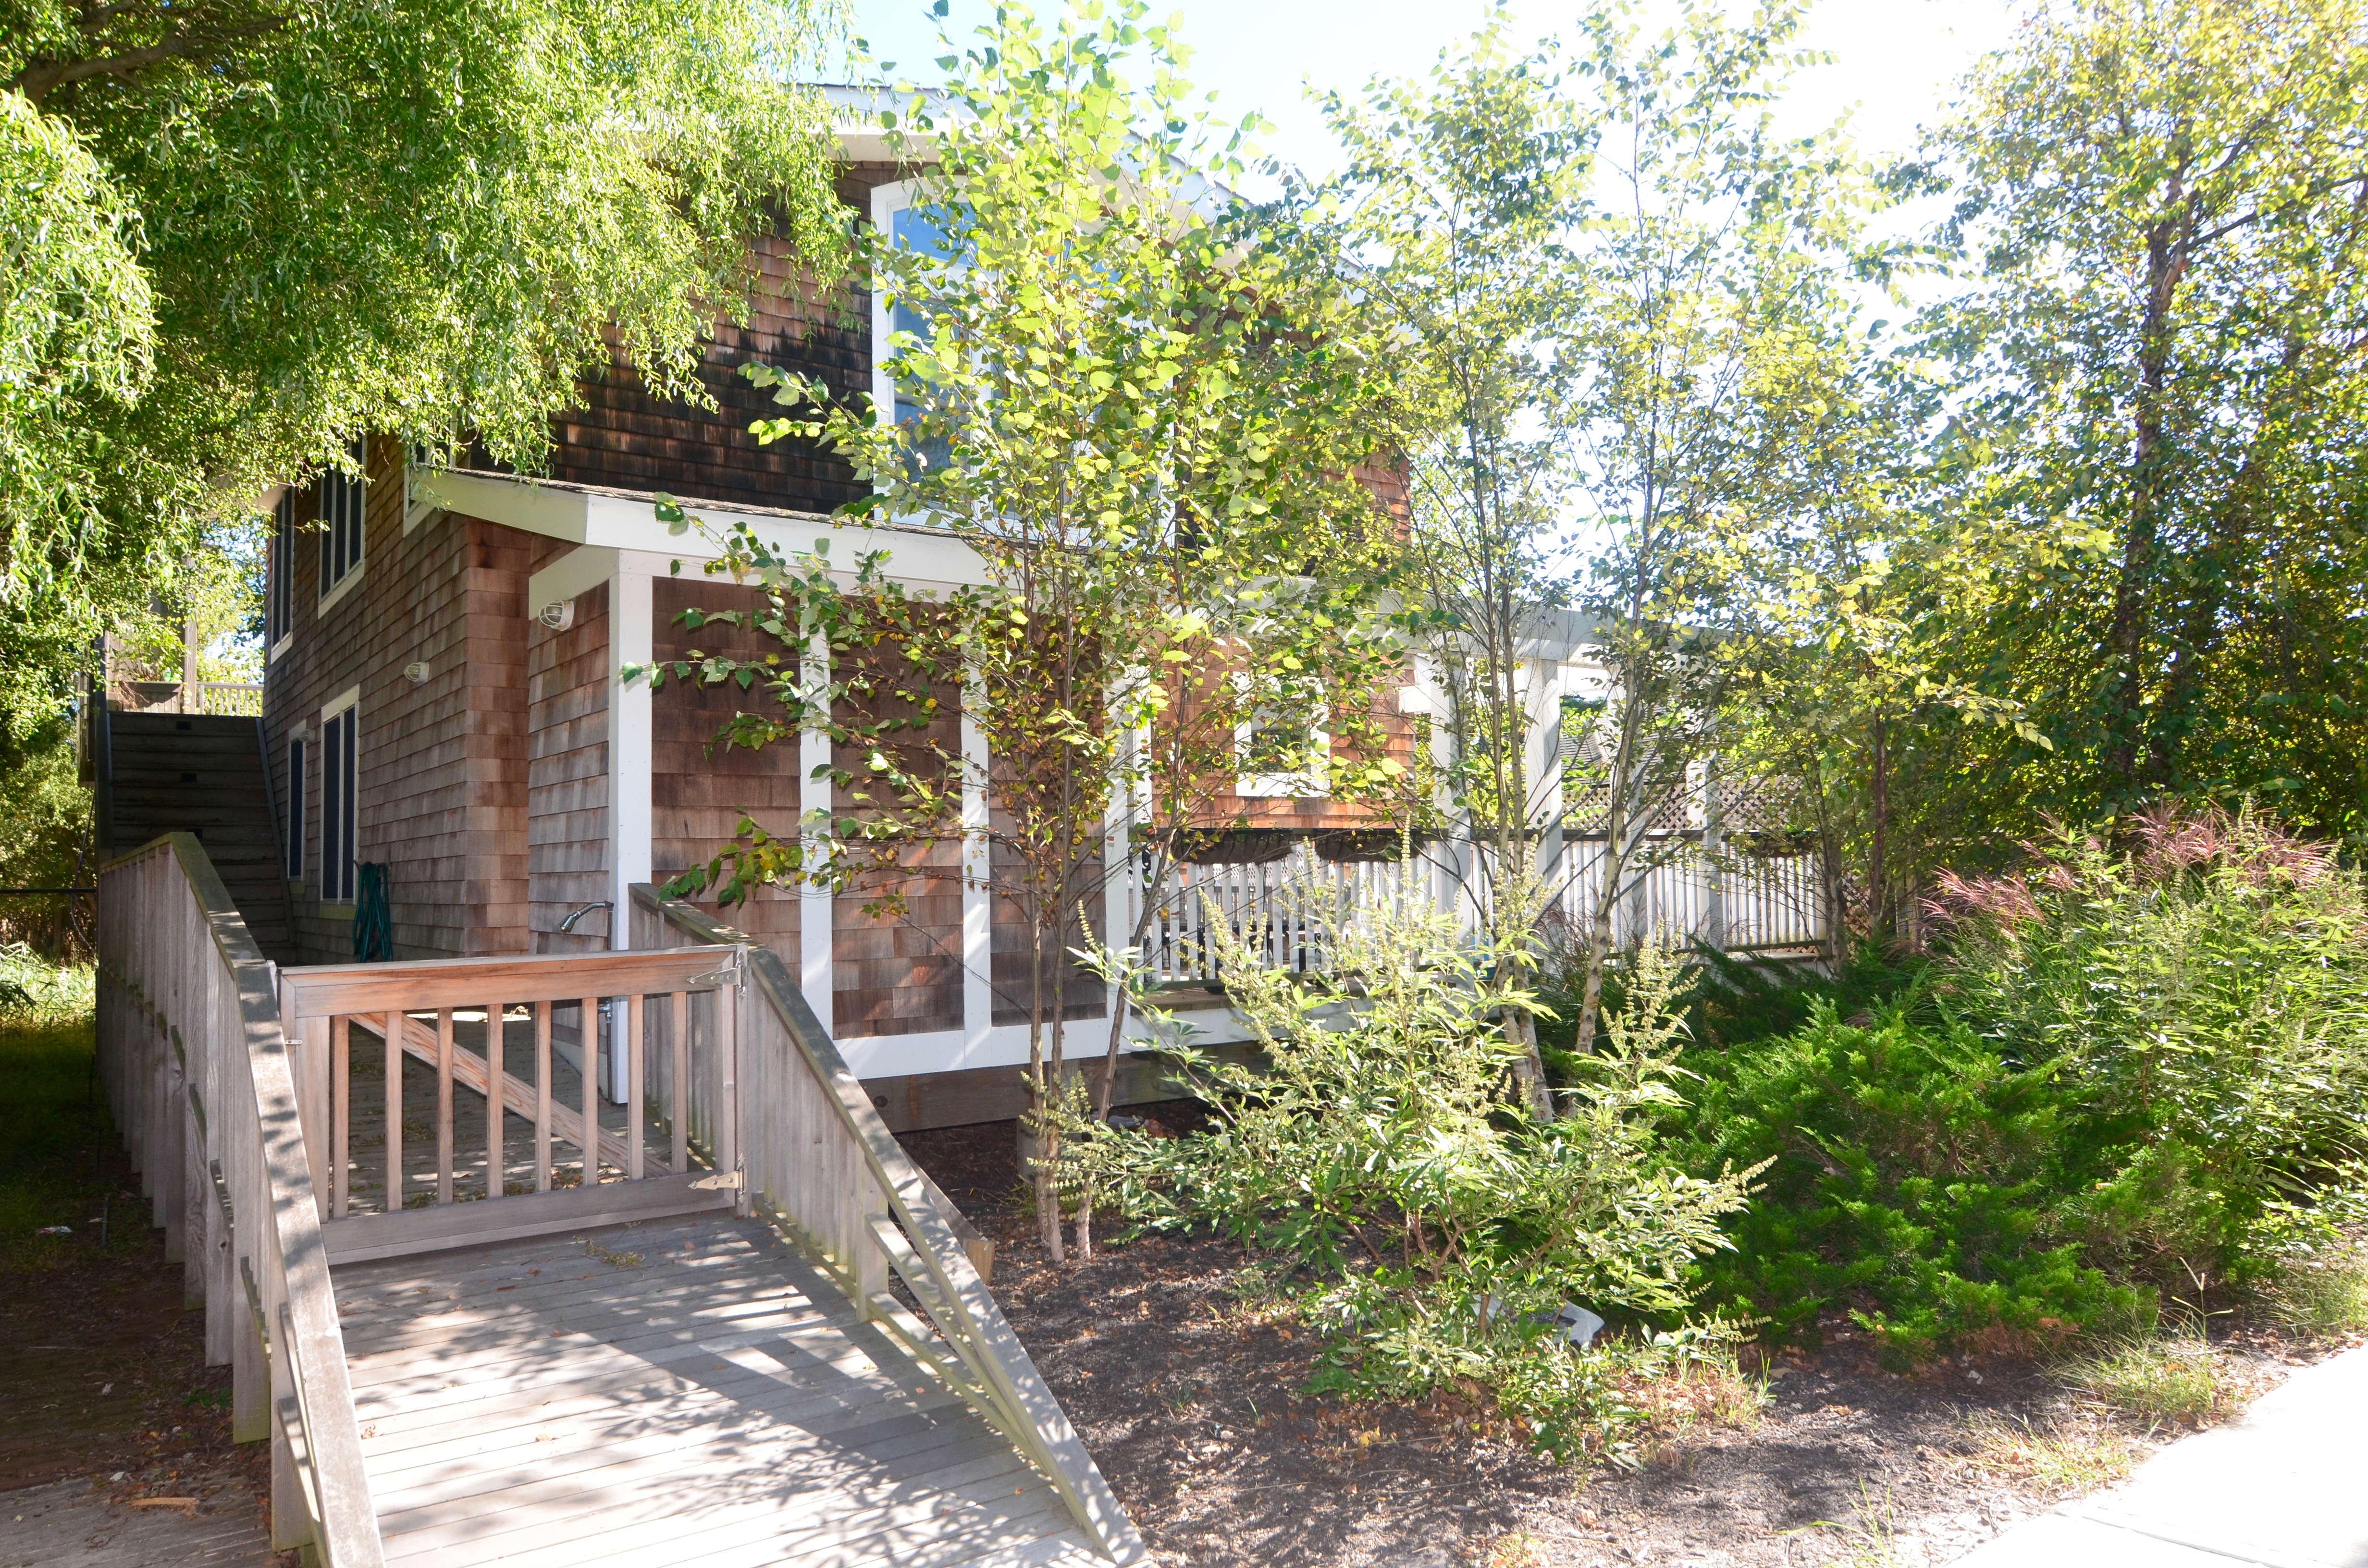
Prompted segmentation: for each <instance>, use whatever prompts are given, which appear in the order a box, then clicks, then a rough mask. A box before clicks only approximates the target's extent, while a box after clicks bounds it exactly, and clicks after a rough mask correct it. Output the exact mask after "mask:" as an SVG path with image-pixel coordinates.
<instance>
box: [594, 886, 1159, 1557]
mask: <svg viewBox="0 0 2368 1568" xmlns="http://www.w3.org/2000/svg"><path fill="white" fill-rule="evenodd" d="M632 902H633V910H634V913H635V914H636V915H643V916H645V917H647V918H649V919H650V920H652V921H653V922H654V923H655V927H656V929H655V930H654V931H653V932H652V935H654V936H661V937H662V936H665V935H666V934H668V933H671V934H672V935H674V936H675V937H677V938H680V939H687V941H688V942H689V943H690V944H693V945H698V946H712V947H732V948H737V949H740V950H741V951H742V953H743V955H744V957H745V962H746V969H747V975H748V978H749V980H750V981H752V982H753V983H754V990H755V992H756V994H757V996H758V997H761V999H762V1002H763V1007H764V1011H765V1012H766V1013H767V1014H768V1015H769V1017H770V1019H771V1021H772V1022H773V1023H775V1024H776V1025H777V1026H778V1027H779V1028H780V1033H781V1034H782V1036H784V1037H785V1038H786V1039H787V1040H788V1041H789V1042H790V1044H791V1046H792V1047H793V1048H794V1064H793V1066H792V1068H791V1071H792V1072H793V1073H801V1072H802V1073H803V1076H804V1077H805V1080H806V1083H807V1084H808V1085H812V1086H813V1087H814V1089H815V1090H817V1091H819V1096H818V1097H819V1100H820V1103H821V1106H822V1108H825V1112H826V1114H825V1116H824V1117H823V1118H821V1119H819V1120H814V1119H808V1118H806V1117H805V1116H804V1115H803V1112H802V1110H800V1109H799V1108H797V1103H793V1102H795V1101H796V1099H797V1097H796V1096H792V1095H791V1093H790V1092H789V1091H790V1090H791V1085H784V1084H774V1083H768V1082H767V1081H766V1080H765V1079H763V1078H762V1077H761V1076H760V1074H766V1073H768V1072H769V1071H770V1070H771V1069H770V1064H769V1063H768V1062H764V1061H762V1060H759V1059H753V1058H752V1053H751V1050H750V1047H751V1045H752V1044H753V1042H751V1041H748V1040H743V1043H742V1046H741V1064H740V1072H741V1073H742V1074H743V1077H744V1082H746V1083H748V1084H763V1085H765V1087H766V1088H768V1089H771V1090H772V1091H774V1093H772V1094H767V1093H764V1092H753V1093H752V1092H747V1091H746V1089H745V1088H744V1092H743V1095H742V1096H741V1100H740V1106H741V1115H742V1117H743V1118H744V1123H743V1125H742V1126H741V1127H740V1128H739V1130H738V1131H739V1142H740V1145H741V1149H742V1158H743V1162H744V1165H746V1173H747V1181H748V1185H749V1187H750V1189H751V1196H752V1197H755V1198H757V1199H762V1200H763V1201H764V1203H765V1205H766V1207H767V1208H768V1209H770V1210H773V1211H774V1212H775V1213H776V1214H777V1215H778V1216H779V1217H780V1220H781V1221H783V1222H784V1223H785V1224H786V1225H787V1226H788V1227H789V1228H790V1229H791V1231H792V1232H793V1233H796V1234H798V1235H799V1236H800V1237H801V1239H803V1240H804V1241H805V1242H806V1243H807V1244H809V1245H810V1246H812V1247H813V1248H814V1250H815V1251H817V1252H818V1253H820V1254H821V1255H822V1256H824V1258H825V1262H826V1264H827V1265H828V1266H829V1267H831V1268H832V1270H833V1271H834V1272H835V1273H837V1274H838V1275H839V1277H840V1279H841V1283H842V1284H843V1285H844V1286H845V1287H846V1288H847V1289H848V1294H849V1295H850V1296H851V1297H852V1298H853V1299H854V1301H855V1302H856V1304H857V1306H858V1308H859V1310H861V1311H863V1312H866V1313H868V1314H873V1315H877V1314H878V1312H879V1308H878V1307H876V1306H875V1304H874V1298H875V1297H877V1296H879V1295H880V1294H881V1293H882V1292H881V1290H880V1289H879V1284H878V1283H877V1282H879V1281H881V1280H882V1276H883V1275H884V1272H885V1267H886V1266H888V1265H889V1264H890V1263H892V1262H893V1263H894V1264H895V1265H897V1266H898V1267H897V1272H898V1274H899V1275H900V1276H901V1277H903V1278H905V1280H906V1282H907V1283H908V1284H909V1285H911V1286H913V1287H914V1292H915V1295H916V1298H917V1299H919V1300H920V1301H921V1302H922V1305H923V1307H924V1309H925V1310H927V1311H928V1312H929V1315H930V1318H931V1320H932V1321H933V1322H934V1323H936V1324H937V1325H938V1328H939V1332H940V1333H941V1334H942V1335H944V1336H945V1339H946V1343H947V1346H948V1347H949V1348H950V1349H951V1351H952V1352H953V1353H954V1358H955V1359H956V1360H957V1361H958V1362H959V1363H960V1364H961V1367H962V1370H963V1372H964V1373H966V1374H967V1376H966V1377H964V1378H962V1379H961V1380H959V1381H957V1380H955V1379H953V1378H951V1377H949V1378H948V1381H949V1382H950V1383H951V1384H952V1386H954V1387H955V1388H956V1389H957V1390H958V1391H959V1392H962V1394H963V1395H964V1397H965V1398H967V1399H969V1400H970V1401H971V1403H973V1405H975V1406H976V1407H977V1408H978V1410H979V1412H980V1414H981V1415H985V1416H986V1418H987V1419H988V1420H989V1421H991V1422H993V1423H994V1424H995V1425H996V1426H997V1427H998V1428H1000V1429H1002V1430H1003V1431H1004V1432H1005V1433H1006V1435H1007V1436H1008V1437H1010V1438H1011V1440H1012V1443H1013V1445H1014V1446H1015V1447H1016V1448H1018V1449H1019V1451H1020V1453H1021V1454H1022V1456H1024V1457H1025V1458H1026V1459H1027V1460H1029V1462H1030V1464H1032V1465H1034V1466H1035V1467H1036V1468H1037V1470H1038V1471H1041V1472H1042V1474H1043V1475H1044V1477H1045V1479H1046V1480H1048V1481H1050V1482H1051V1483H1053V1488H1054V1489H1055V1490H1056V1491H1057V1492H1058V1493H1059V1494H1060V1495H1061V1497H1062V1500H1063V1501H1064V1503H1066V1504H1067V1505H1068V1507H1069V1511H1070V1513H1071V1514H1072V1515H1073V1516H1074V1517H1076V1520H1077V1522H1078V1524H1079V1525H1081V1526H1082V1527H1084V1528H1085V1529H1086V1530H1087V1532H1089V1533H1090V1534H1091V1535H1092V1537H1093V1538H1094V1540H1096V1541H1097V1542H1098V1543H1099V1545H1100V1547H1101V1549H1102V1551H1104V1552H1105V1553H1106V1554H1107V1555H1108V1556H1109V1557H1110V1560H1111V1561H1112V1562H1118V1563H1132V1562H1141V1561H1143V1560H1144V1558H1145V1557H1146V1556H1147V1555H1148V1553H1147V1551H1145V1549H1144V1544H1143V1538H1142V1537H1141V1536H1140V1535H1138V1534H1137V1533H1136V1532H1135V1528H1134V1524H1133V1521H1132V1520H1130V1519H1129V1518H1128V1517H1126V1510H1125V1509H1123V1508H1122V1507H1121V1506H1119V1501H1118V1498H1117V1497H1116V1496H1115V1495H1114V1494H1112V1493H1111V1492H1110V1483H1108V1482H1106V1481H1105V1480H1103V1478H1102V1473H1101V1471H1100V1470H1099V1468H1097V1467H1096V1466H1095V1464H1094V1461H1093V1456H1092V1455H1090V1454H1088V1453H1087V1451H1086V1446H1085V1444H1084V1443H1083V1442H1081V1441H1079V1440H1078V1437H1077V1434H1076V1430H1075V1429H1074V1428H1073V1427H1071V1426H1070V1425H1069V1418H1068V1415H1067V1414H1066V1413H1065V1412H1064V1411H1063V1410H1062V1408H1061V1404H1060V1402H1059V1401H1058V1400H1056V1399H1054V1398H1053V1392H1052V1390H1051V1389H1049V1388H1047V1387H1046V1386H1045V1383H1044V1380H1043V1377H1042V1374H1041V1373H1039V1372H1038V1371H1037V1370H1036V1365H1035V1363H1034V1362H1033V1361H1031V1360H1030V1359H1029V1356H1028V1350H1027V1347H1026V1346H1023V1345H1021V1344H1020V1343H1019V1335H1016V1334H1014V1333H1013V1332H1012V1330H1011V1325H1010V1324H1008V1322H1006V1321H1005V1320H1004V1316H1003V1309H1002V1308H1001V1307H999V1306H997V1305H996V1301H995V1296H994V1294H993V1292H991V1291H990V1290H988V1289H987V1286H986V1281H985V1279H983V1278H980V1275H979V1271H978V1269H977V1268H975V1267H973V1265H972V1261H971V1258H970V1256H969V1255H968V1252H967V1250H966V1248H965V1247H964V1245H963V1243H962V1236H961V1235H960V1233H958V1232H957V1230H956V1228H955V1224H954V1221H953V1220H952V1219H951V1216H950V1215H949V1213H948V1211H947V1207H946V1206H944V1205H943V1202H942V1198H941V1195H940V1194H939V1192H938V1190H937V1187H936V1184H935V1183H934V1182H932V1181H930V1180H929V1178H928V1176H927V1175H926V1174H925V1173H924V1172H923V1171H922V1170H921V1168H920V1167H919V1166H918V1165H915V1164H914V1163H913V1160H912V1157H911V1156H910V1155H909V1154H907V1153H905V1149H904V1146H903V1145H902V1144H900V1143H898V1142H896V1139H895V1135H894V1133H892V1132H890V1131H888V1125H887V1123H886V1122H884V1121H882V1119H880V1113H879V1111H878V1110H877V1109H875V1108H873V1106H872V1104H871V1096H869V1095H867V1094H865V1093H864V1090H863V1085H862V1084H861V1082H860V1080H858V1079H857V1077H856V1076H855V1074H854V1073H853V1072H852V1071H851V1070H850V1069H849V1068H848V1065H847V1062H846V1059H845V1058H844V1057H842V1056H840V1055H839V1052H838V1047H837V1043H836V1042H834V1041H833V1040H832V1039H831V1037H830V1032H829V1031H828V1030H827V1029H825V1028H823V1025H822V1020H821V1019H819V1018H817V1017H814V1009H813V1008H812V1007H810V1006H807V1004H806V999H805V995H804V994H803V992H802V991H801V990H800V989H799V987H798V984H797V983H796V981H795V980H794V979H792V978H791V974H790V971H789V968H788V966H787V965H786V964H784V963H783V962H782V961H781V960H780V955H779V954H777V953H775V952H774V951H773V950H772V949H769V948H768V947H765V946H763V945H762V944H761V943H759V942H758V941H757V939H756V938H755V937H750V936H748V935H747V934H746V933H745V932H742V931H740V930H738V929H736V928H734V927H733V926H726V925H724V924H723V923H722V922H721V921H718V920H715V919H712V918H711V917H710V916H708V915H703V914H701V913H700V911H699V910H697V909H695V908H693V907H692V906H691V905H690V904H688V903H683V902H682V901H680V900H678V899H669V898H665V897H661V896H660V895H659V893H658V892H657V890H656V889H655V887H653V886H652V885H651V884H649V883H647V882H637V883H635V884H633V888H632ZM654 945H655V943H651V942H644V941H643V940H642V935H641V932H640V931H638V930H637V931H636V933H635V940H634V946H635V947H636V948H637V949H639V948H644V947H649V946H654ZM752 1022H753V1020H752ZM746 1032H751V1031H748V1030H746V1029H745V1028H744V1033H746ZM759 1108H762V1111H763V1112H764V1113H765V1114H767V1115H768V1116H776V1117H780V1118H781V1119H783V1120H784V1121H785V1122H788V1123H790V1124H791V1125H790V1126H786V1127H780V1128H773V1127H757V1126H749V1125H746V1121H745V1119H746V1118H747V1117H749V1116H750V1115H752V1114H754V1113H756V1112H757V1111H758V1110H759ZM833 1133H836V1134H837V1136H836V1138H835V1139H834V1138H832V1137H831V1136H830V1135H831V1134H833ZM816 1143H821V1144H823V1145H824V1147H823V1148H822V1149H816V1148H814V1146H813V1145H814V1144H816ZM793 1149H794V1163H795V1165H796V1167H797V1169H798V1170H800V1171H801V1172H804V1171H811V1170H814V1169H815V1168H817V1167H831V1166H837V1165H839V1164H840V1162H841V1157H842V1156H845V1155H852V1156H853V1157H854V1159H855V1160H856V1161H857V1162H859V1166H858V1168H859V1169H860V1173H861V1174H862V1176H864V1177H866V1178H868V1179H867V1180H865V1181H863V1182H860V1183H858V1184H855V1185H854V1187H851V1188H849V1187H839V1188H834V1189H832V1190H830V1191H828V1192H816V1191H814V1190H812V1189H811V1187H810V1186H809V1185H808V1184H804V1183H792V1182H791V1181H789V1180H787V1179H785V1178H786V1177H787V1176H789V1175H790V1174H791V1165H792V1160H791V1158H788V1157H782V1158H779V1159H778V1161H777V1158H776V1156H790V1155H791V1153H792V1150H793ZM776 1165H778V1167H779V1168H770V1167H775V1166H776ZM865 1188H869V1189H870V1190H871V1192H873V1193H875V1194H876V1196H877V1198H878V1199H879V1200H880V1202H881V1203H882V1204H883V1205H884V1206H885V1208H886V1210H888V1212H887V1214H886V1215H885V1216H882V1215H879V1214H878V1213H877V1212H876V1211H875V1210H869V1206H868V1204H862V1205H859V1204H857V1203H856V1202H855V1201H854V1199H857V1198H858V1197H859V1196H860V1193H861V1192H862V1191H863V1190H864V1189H865ZM851 1209H855V1210H860V1211H854V1212H850V1211H849V1210H851ZM887 1220H893V1221H894V1227H895V1229H896V1230H898V1231H901V1232H902V1233H903V1238H904V1239H905V1241H907V1242H909V1247H910V1250H909V1252H906V1251H905V1249H904V1248H901V1247H896V1246H894V1245H893V1244H892V1243H891V1241H890V1238H889V1236H888V1235H883V1234H882V1233H881V1231H880V1230H879V1229H875V1221H879V1222H880V1223H881V1224H882V1225H884V1223H885V1221H887ZM941 1375H942V1374H941Z"/></svg>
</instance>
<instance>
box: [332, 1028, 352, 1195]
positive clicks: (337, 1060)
mask: <svg viewBox="0 0 2368 1568" xmlns="http://www.w3.org/2000/svg"><path fill="white" fill-rule="evenodd" d="M350 1022H351V1020H350V1019H348V1018H347V1017H346V1016H345V1015H344V1014H339V1015H338V1016H337V1017H334V1018H331V1019H330V1020H329V1056H330V1066H329V1094H330V1110H329V1125H330V1129H331V1131H330V1133H329V1217H330V1218H331V1219H335V1220H342V1219H344V1218H345V1217H346V1199H347V1187H348V1186H349V1185H350V1183H351V1179H352V1171H353V1153H352V1150H351V1147H350V1143H351V1141H352V1137H353V1109H354V1107H353V1100H354V1081H353V1036H352V1031H351V1030H350V1029H349V1028H348V1027H347V1026H348V1024H349V1023H350Z"/></svg>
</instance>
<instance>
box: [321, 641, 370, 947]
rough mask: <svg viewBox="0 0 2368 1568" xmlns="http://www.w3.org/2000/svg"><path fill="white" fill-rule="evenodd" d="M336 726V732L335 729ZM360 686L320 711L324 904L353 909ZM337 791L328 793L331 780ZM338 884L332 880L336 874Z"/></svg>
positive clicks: (358, 809)
mask: <svg viewBox="0 0 2368 1568" xmlns="http://www.w3.org/2000/svg"><path fill="white" fill-rule="evenodd" d="M332 725H336V726H337V727H336V730H335V731H332V729H331V726H332ZM360 728H361V687H359V686H354V687H347V688H346V689H345V690H344V691H343V692H340V693H339V694H338V695H337V696H336V698H335V699H333V700H331V701H330V702H329V703H328V704H327V705H326V706H325V707H324V708H323V709H322V710H321V746H320V751H321V764H320V774H321V822H320V835H321V856H320V860H319V863H318V869H319V871H320V883H319V890H318V891H319V893H320V899H321V902H322V903H325V904H333V905H350V904H351V903H353V902H354V896H355V891H356V887H357V884H358V882H359V876H360V873H359V866H360V864H361V839H360V835H359V831H358V824H357V819H358V818H359V816H360V814H361V798H362V792H361V781H360V776H361V735H360ZM333 775H334V777H335V778H336V782H337V789H336V794H335V795H334V796H333V795H332V793H331V790H330V779H331V778H332V776H333ZM333 872H334V873H335V877H336V880H335V881H332V873H333Z"/></svg>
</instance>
